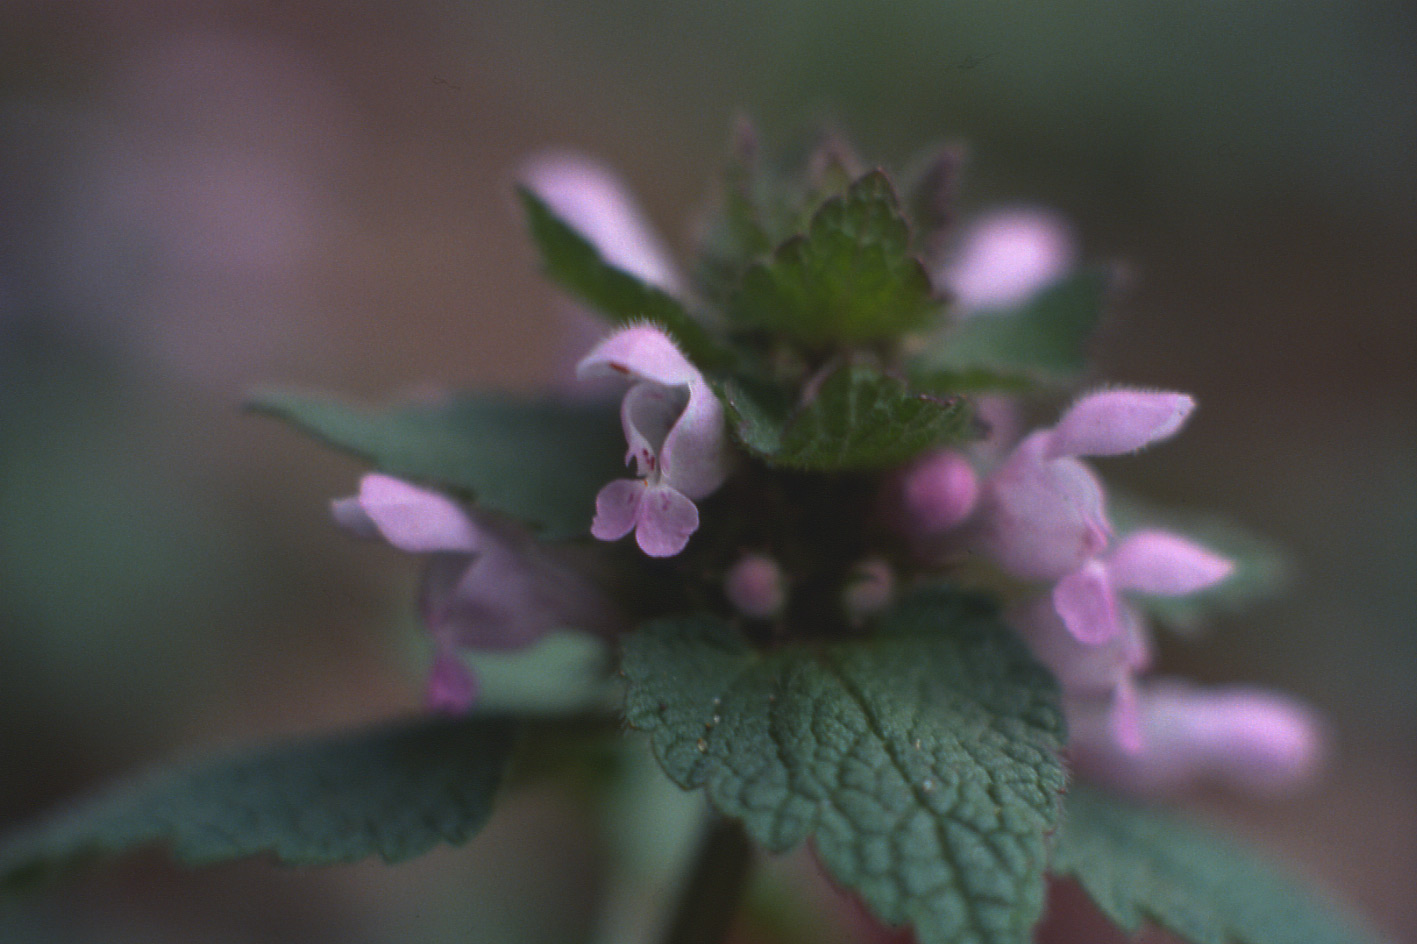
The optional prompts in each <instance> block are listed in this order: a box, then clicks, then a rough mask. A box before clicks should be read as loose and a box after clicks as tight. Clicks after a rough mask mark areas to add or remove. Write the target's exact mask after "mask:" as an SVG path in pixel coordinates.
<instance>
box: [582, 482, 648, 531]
mask: <svg viewBox="0 0 1417 944" xmlns="http://www.w3.org/2000/svg"><path fill="white" fill-rule="evenodd" d="M645 488H646V486H645V483H644V482H643V481H636V480H634V479H616V480H615V481H613V482H611V483H610V484H609V485H607V486H605V487H604V488H602V489H601V490H600V494H598V495H596V496H595V520H594V521H592V522H591V524H590V533H591V534H592V535H594V536H595V537H597V538H599V539H600V540H602V541H618V540H620V539H621V538H623V537H624V536H625V535H627V534H629V533H630V532H631V531H633V530H634V529H635V526H636V525H637V524H639V522H640V517H641V515H642V514H643V504H644V499H645Z"/></svg>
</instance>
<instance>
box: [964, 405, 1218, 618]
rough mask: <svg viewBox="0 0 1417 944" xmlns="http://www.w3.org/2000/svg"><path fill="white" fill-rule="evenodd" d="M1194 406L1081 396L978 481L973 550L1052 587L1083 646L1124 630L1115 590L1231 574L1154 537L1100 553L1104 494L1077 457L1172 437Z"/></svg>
mask: <svg viewBox="0 0 1417 944" xmlns="http://www.w3.org/2000/svg"><path fill="white" fill-rule="evenodd" d="M1194 405H1195V404H1194V402H1193V401H1192V400H1191V398H1190V397H1188V396H1186V395H1185V394H1179V393H1151V392H1147V391H1140V390H1105V391H1102V392H1099V393H1094V394H1090V395H1088V396H1085V397H1082V398H1081V399H1079V400H1078V401H1077V402H1076V403H1074V404H1073V406H1072V407H1071V408H1069V409H1068V410H1067V412H1065V413H1064V414H1063V417H1062V418H1061V419H1060V420H1059V421H1058V423H1057V425H1056V426H1054V427H1053V428H1052V429H1047V430H1040V431H1039V432H1035V433H1033V434H1031V435H1029V436H1027V437H1025V438H1024V440H1023V441H1022V442H1021V443H1019V445H1018V446H1017V447H1016V448H1015V449H1014V450H1013V452H1012V453H1011V454H1010V455H1009V456H1008V457H1007V458H1006V459H1005V460H1004V462H1003V463H1002V464H1001V465H1000V466H999V468H997V469H996V470H995V471H994V472H993V474H992V475H990V476H989V478H988V479H987V481H986V482H985V484H984V487H983V490H982V495H981V499H980V513H979V527H978V528H977V532H976V535H975V544H976V546H977V547H978V548H979V550H981V551H982V552H983V553H984V554H986V555H987V556H989V557H990V558H992V559H993V560H994V561H996V562H997V563H998V564H999V565H1000V566H1002V567H1003V568H1004V569H1005V570H1007V571H1009V572H1010V573H1012V574H1014V575H1015V576H1018V577H1022V578H1025V579H1029V580H1046V581H1054V582H1055V586H1054V588H1053V593H1052V599H1053V605H1054V607H1055V608H1056V610H1057V612H1058V615H1059V616H1060V617H1061V618H1062V620H1063V623H1064V625H1065V626H1066V627H1067V628H1068V630H1069V632H1071V633H1072V634H1073V636H1074V637H1075V638H1076V639H1078V640H1079V641H1080V642H1083V643H1088V644H1100V643H1103V642H1106V641H1108V640H1111V639H1113V638H1116V636H1117V635H1118V634H1119V633H1120V632H1121V631H1122V623H1121V618H1120V616H1119V611H1118V606H1117V599H1116V595H1117V592H1118V591H1125V590H1136V591H1139V592H1143V593H1155V594H1168V595H1179V594H1186V593H1191V592H1194V591H1196V590H1199V589H1202V588H1204V587H1207V586H1210V585H1211V584H1214V583H1216V582H1218V581H1220V580H1223V579H1224V578H1225V577H1226V576H1228V575H1229V574H1230V572H1231V570H1232V565H1231V564H1230V562H1229V561H1227V560H1225V559H1224V558H1221V557H1219V556H1217V555H1215V554H1212V553H1211V552H1209V551H1207V550H1205V549H1204V548H1201V547H1199V546H1197V545H1195V544H1192V543H1191V542H1189V541H1187V540H1185V539H1184V538H1181V537H1177V536H1175V535H1169V534H1164V533H1163V532H1159V531H1146V532H1141V533H1139V534H1136V535H1133V536H1131V537H1129V538H1128V539H1127V540H1125V541H1123V542H1122V544H1121V545H1119V546H1118V547H1117V548H1116V549H1115V551H1114V552H1113V553H1112V554H1110V555H1106V556H1104V552H1105V551H1106V550H1107V548H1108V546H1109V545H1110V544H1111V541H1112V526H1111V523H1110V522H1109V521H1108V519H1107V513H1106V496H1105V493H1104V492H1103V489H1102V483H1101V482H1100V481H1099V480H1098V478H1097V476H1096V475H1095V474H1094V473H1093V472H1092V470H1091V469H1089V468H1088V467H1087V465H1085V464H1084V463H1083V462H1082V461H1081V460H1080V457H1081V456H1105V455H1117V454H1121V453H1126V452H1132V451H1135V450H1137V449H1140V448H1142V447H1143V446H1146V445H1149V444H1150V443H1153V442H1157V441H1159V440H1162V439H1166V438H1168V437H1170V436H1173V435H1175V433H1176V432H1177V431H1178V430H1179V429H1180V428H1181V426H1182V425H1183V424H1184V423H1185V421H1186V418H1187V417H1188V416H1189V414H1190V412H1191V410H1192V409H1193V407H1194Z"/></svg>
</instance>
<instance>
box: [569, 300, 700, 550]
mask: <svg viewBox="0 0 1417 944" xmlns="http://www.w3.org/2000/svg"><path fill="white" fill-rule="evenodd" d="M576 375H577V376H578V377H581V378H583V379H590V378H596V377H613V376H622V377H628V378H629V379H630V380H632V381H633V386H631V387H630V389H629V391H628V392H627V393H626V394H625V399H624V401H623V402H622V404H621V407H620V423H621V425H622V426H623V427H624V430H625V440H626V441H627V442H628V443H629V447H630V448H629V452H628V453H627V454H626V456H625V461H626V462H627V463H628V462H630V461H631V460H633V461H634V462H635V466H636V471H637V472H638V474H639V478H637V479H617V480H616V481H614V482H611V483H610V484H609V485H607V486H605V487H604V488H603V489H601V490H600V494H599V495H597V496H596V499H595V520H594V521H593V522H592V523H591V528H590V532H591V534H593V535H595V536H596V537H597V538H599V539H600V540H602V541H615V540H619V539H620V538H622V537H624V536H625V535H627V534H629V533H630V532H631V531H634V532H635V540H636V541H637V542H638V543H639V545H640V548H641V549H642V550H643V551H644V552H645V553H646V554H648V555H650V556H651V557H672V556H674V555H675V554H678V553H679V552H680V551H682V550H683V549H684V546H685V545H686V544H687V543H688V541H689V537H690V535H692V534H693V533H694V532H695V531H696V530H698V527H699V510H698V508H696V507H695V506H694V502H693V500H694V499H698V498H703V497H705V496H707V495H709V494H710V493H712V492H713V491H714V490H715V489H717V488H718V486H719V485H721V484H722V483H723V479H724V477H725V476H726V475H727V473H728V451H727V448H726V443H725V441H724V427H723V407H722V406H720V405H719V402H718V397H717V395H716V394H715V393H714V392H713V390H712V389H710V387H709V385H708V382H707V381H705V380H704V377H703V375H702V374H701V373H699V371H698V369H697V368H695V367H694V365H693V364H691V363H690V362H689V359H688V358H686V357H685V356H684V355H683V354H682V353H680V351H679V349H678V348H677V347H675V345H674V342H673V341H672V340H670V338H669V336H668V335H667V334H665V333H664V332H663V331H662V330H660V329H659V328H657V327H654V326H653V325H635V326H632V327H628V328H622V329H621V330H619V331H617V332H616V333H615V334H612V335H611V336H610V337H608V338H606V339H605V340H604V341H602V342H601V343H600V344H599V345H597V346H596V348H595V349H594V350H592V351H591V352H590V353H589V354H588V355H586V357H585V358H584V359H583V360H582V361H581V363H580V365H579V366H578V367H577V368H576Z"/></svg>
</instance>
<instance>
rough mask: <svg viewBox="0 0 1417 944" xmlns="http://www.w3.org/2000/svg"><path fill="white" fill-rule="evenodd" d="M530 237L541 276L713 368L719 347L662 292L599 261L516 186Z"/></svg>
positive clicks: (718, 359)
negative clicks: (650, 327) (654, 329)
mask: <svg viewBox="0 0 1417 944" xmlns="http://www.w3.org/2000/svg"><path fill="white" fill-rule="evenodd" d="M518 193H519V194H520V196H521V200H522V206H523V208H524V209H525V210H526V215H527V222H528V223H529V225H530V227H531V237H532V239H533V240H535V242H536V246H537V248H538V249H539V250H540V251H541V261H542V265H543V266H544V267H545V269H546V274H547V275H548V276H549V277H550V278H551V280H552V281H554V282H555V283H556V284H558V285H560V286H561V287H562V288H564V289H565V290H566V291H568V292H570V293H571V294H572V295H573V296H575V297H576V298H578V299H580V300H581V301H582V302H584V303H585V304H587V305H589V306H590V307H591V308H593V309H595V310H596V311H597V312H598V313H599V314H601V315H602V316H604V317H605V318H606V319H608V320H609V321H610V323H611V324H614V325H623V324H629V323H631V322H638V321H649V322H653V323H654V324H657V325H659V326H660V327H661V328H663V329H664V330H665V331H667V332H669V334H670V335H671V336H672V337H673V338H674V340H675V341H676V342H678V344H679V346H680V347H681V348H683V350H684V353H685V354H687V355H688V357H689V359H690V360H691V361H693V362H694V363H695V364H696V365H698V366H699V367H700V368H702V369H711V368H713V367H716V366H719V365H721V364H722V363H723V361H724V359H725V353H724V350H723V348H722V347H721V346H720V345H719V344H718V343H717V342H715V341H714V340H713V338H712V337H710V336H709V334H708V332H706V331H705V330H704V328H703V325H701V324H699V323H698V322H697V321H695V320H694V319H693V318H692V317H690V315H689V313H688V312H687V311H686V310H685V309H684V306H683V305H682V304H680V302H679V301H678V299H676V298H674V297H673V296H672V295H669V294H668V293H667V292H664V291H663V290H661V289H659V288H656V287H655V286H653V285H648V284H646V283H644V282H641V281H640V280H639V279H637V278H635V276H633V275H631V274H630V273H628V272H625V271H624V270H622V269H617V268H615V267H614V266H612V265H611V264H610V263H608V262H606V261H605V260H604V259H603V258H601V255H600V252H599V251H598V250H597V249H596V248H595V246H594V245H592V244H591V242H590V241H589V240H588V239H586V238H585V237H584V236H582V235H581V234H580V233H578V232H576V231H575V230H574V229H573V228H571V226H570V225H569V224H567V223H566V222H565V221H564V220H562V219H561V218H560V217H558V216H557V215H556V214H555V213H554V212H553V211H552V209H551V208H550V207H549V206H547V205H546V203H545V202H544V201H542V199H541V198H540V197H538V196H537V195H536V194H534V193H532V192H531V191H530V190H528V189H526V188H521V189H520V190H519V191H518Z"/></svg>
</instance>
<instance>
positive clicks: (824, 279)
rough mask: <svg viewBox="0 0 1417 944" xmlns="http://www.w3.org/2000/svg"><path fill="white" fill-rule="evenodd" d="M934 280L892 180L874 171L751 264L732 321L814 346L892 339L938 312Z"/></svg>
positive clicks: (731, 311)
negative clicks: (915, 251)
mask: <svg viewBox="0 0 1417 944" xmlns="http://www.w3.org/2000/svg"><path fill="white" fill-rule="evenodd" d="M937 307H938V306H937V304H936V302H935V300H934V298H933V295H932V290H931V286H930V279H929V276H928V275H926V272H925V268H924V266H922V265H921V263H920V261H919V260H918V259H916V258H915V257H914V256H912V255H911V253H910V227H909V225H908V224H907V223H906V221H905V217H904V216H903V215H902V214H901V212H900V206H899V202H898V201H897V199H896V195H895V191H894V189H893V188H892V187H891V184H890V181H889V180H888V179H887V178H886V176H885V174H883V173H882V172H880V171H874V172H872V173H870V174H867V175H866V176H864V177H862V178H861V179H859V180H857V181H856V182H855V183H853V184H852V185H851V186H850V187H849V188H848V189H847V191H846V192H845V193H844V194H841V195H840V196H836V197H833V198H831V199H830V200H827V201H826V202H825V203H824V204H823V205H822V206H821V208H820V209H819V210H817V212H816V213H815V214H814V215H813V217H812V221H811V223H810V225H809V226H808V227H807V231H806V232H805V233H804V234H802V235H799V236H794V237H792V238H791V239H788V240H787V241H786V242H784V243H783V244H782V245H780V246H779V247H778V248H777V249H776V250H775V251H774V252H773V255H772V258H771V259H768V260H765V261H762V262H759V263H757V264H755V265H753V266H750V267H749V268H748V270H747V271H746V272H745V273H744V275H743V283H742V286H741V287H740V288H739V291H738V293H737V294H736V296H734V298H733V299H732V300H731V301H730V303H729V307H728V314H729V316H730V318H732V319H733V320H735V321H736V322H737V323H738V324H741V325H743V326H745V327H750V328H758V329H762V330H766V331H771V332H774V333H778V334H782V335H785V336H787V337H790V338H793V339H795V340H798V341H801V342H803V343H806V344H808V345H811V346H815V347H822V346H829V345H832V344H862V343H868V342H872V341H880V340H891V339H894V338H897V337H899V336H900V335H901V334H903V333H905V332H907V331H911V330H914V329H917V328H920V327H922V326H923V325H925V324H926V323H927V322H928V321H929V320H930V319H931V317H933V315H934V314H935V312H936V310H937Z"/></svg>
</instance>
